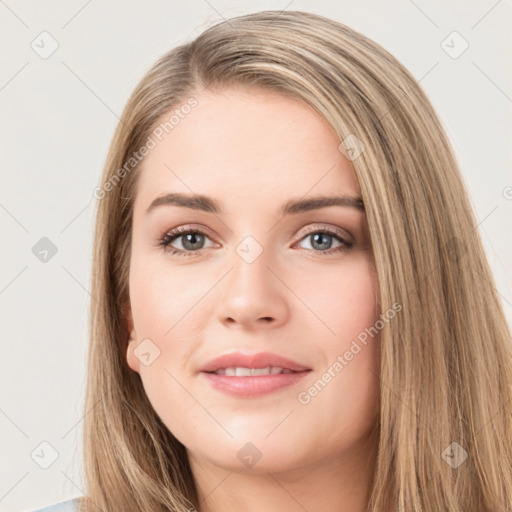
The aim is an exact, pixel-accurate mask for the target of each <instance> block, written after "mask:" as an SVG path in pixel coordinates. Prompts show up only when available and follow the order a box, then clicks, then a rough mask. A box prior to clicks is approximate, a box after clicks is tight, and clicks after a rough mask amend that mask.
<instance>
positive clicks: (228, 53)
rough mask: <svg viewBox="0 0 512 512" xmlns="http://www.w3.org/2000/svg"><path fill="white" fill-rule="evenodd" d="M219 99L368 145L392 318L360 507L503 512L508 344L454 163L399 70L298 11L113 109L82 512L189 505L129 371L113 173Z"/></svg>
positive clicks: (508, 459) (218, 33)
mask: <svg viewBox="0 0 512 512" xmlns="http://www.w3.org/2000/svg"><path fill="white" fill-rule="evenodd" d="M229 86H255V87H261V88H267V89H271V90H273V91H277V92H279V93H281V94H284V95H289V96H292V97H294V98H299V99H301V100H302V101H304V102H306V103H307V104H309V105H310V106H312V107H313V108H314V109H316V111H317V112H318V113H319V114H320V115H321V116H323V117H324V118H325V119H326V120H327V121H328V122H329V123H330V124H331V125H332V127H333V128H334V130H336V133H337V134H338V135H339V138H340V141H343V140H346V138H347V137H348V136H351V137H352V139H350V140H357V141H358V144H360V146H359V147H363V148H364V151H363V152H362V153H361V154H360V155H359V156H358V157H357V158H354V159H353V162H352V163H353V166H354V169H355V172H356V174H357V177H358V179H359V183H360V188H361V192H362V198H363V201H364V205H365V211H366V217H367V221H368V226H369V230H370V236H371V243H372V246H373V251H374V259H375V266H376V272H377V276H378V290H379V297H378V299H379V305H380V308H381V310H382V311H387V310H388V309H389V308H390V307H392V305H393V304H394V303H396V302H398V303H400V304H401V305H402V307H403V310H402V311H401V313H400V315H397V317H396V318H395V319H394V320H393V321H392V322H389V323H388V324H387V325H386V326H385V327H384V328H383V330H382V332H381V354H382V362H381V374H380V380H381V408H380V414H379V423H378V425H377V428H378V441H379V445H378V462H377V465H376V467H375V473H374V479H373V486H372V489H371V501H370V504H369V508H368V510H371V511H375V512H377V511H378V512H387V511H388V510H389V511H391V510H392V511H397V510H401V511H404V512H406V511H415V512H427V511H428V512H441V511H450V512H468V511H478V512H485V511H488V512H491V511H492V512H500V511H503V512H504V511H505V510H508V511H510V509H511V507H512V498H511V496H512V342H511V335H510V330H509V326H508V324H507V321H506V319H505V316H504V313H503V310H502V306H501V304H500V301H499V298H498V295H497V292H496V290H495V287H494V284H493V282H494V281H493V276H492V274H491V271H490V268H489V266H488V263H487V260H486V257H485V253H484V250H483V247H482V244H481V240H480V238H479V234H478V231H477V228H476V222H475V218H474V214H473V212H472V209H471V206H470V203H469V200H468V195H467V192H466V189H465V186H464V183H463V181H462V178H461V176H460V172H459V169H458V163H457V162H456V158H455V156H454V154H453V151H452V149H451V147H450V144H449V142H448V140H447V137H446V135H445V133H444V131H443V128H442V126H441V124H440V122H439V120H438V117H437V115H436V113H435V111H434V109H433V107H432V106H431V104H430V102H429V100H428V99H427V97H426V96H425V94H424V92H423V91H422V89H421V87H420V86H419V84H418V83H417V82H416V80H415V79H414V77H413V76H412V75H411V74H410V73H409V72H408V71H407V70H406V69H405V68H404V67H403V66H402V64H401V63H400V62H398V61H397V60H396V59H395V58H394V57H393V56H392V55H390V54H389V53H388V52H387V51H386V50H384V49H383V48H382V47H381V46H379V45H378V44H376V43H375V42H373V41H372V40H370V39H368V38H367V37H365V36H363V35H362V34H359V33H358V32H356V31H354V30H352V29H351V28H349V27H347V26H345V25H343V24H340V23H337V22H335V21H332V20H330V19H327V18H324V17H322V16H319V15H315V14H310V13H306V12H298V11H291V12H290V11H284V12H278V11H264V12H258V13H253V14H249V15H245V16H240V17H237V18H232V19H230V20H227V21H225V22H222V23H220V24H217V25H215V26H213V27H211V28H209V29H208V30H206V31H205V32H203V33H202V34H201V35H200V36H199V37H197V38H196V39H195V40H194V41H192V42H191V43H189V44H184V45H181V46H179V47H177V48H175V49H173V50H172V51H170V52H168V53H167V54H166V55H164V56H163V57H162V58H161V59H160V60H159V61H158V62H157V63H156V64H155V65H154V66H153V67H152V68H151V69H150V70H149V72H148V73H147V74H146V75H145V76H144V78H143V79H142V80H141V82H140V83H139V85H138V86H137V87H136V89H135V91H134V92H133V94H132V95H131V97H130V98H129V101H128V103H127V105H126V107H125V110H124V112H123V114H122V117H121V122H120V123H119V126H118V127H117V130H116V133H115V135H114V138H113V141H112V144H111V147H110V152H109V155H108V159H107V162H106V165H105V169H104V173H103V177H102V182H101V187H100V188H99V189H98V190H99V192H98V193H97V195H96V196H97V198H98V211H97V220H96V232H95V243H94V258H93V259H94V261H93V280H92V290H91V294H92V297H93V298H94V300H92V301H91V316H90V322H91V323H90V347H89V361H88V383H87V394H86V405H85V411H86V415H85V424H84V457H85V477H86V493H87V498H85V499H84V500H83V509H85V508H87V510H91V511H93V510H94V511H104V512H107V511H108V512H117V511H119V512H120V511H123V512H126V511H131V510H133V511H135V510H136V511H147V512H150V511H151V512H155V511H164V510H165V511H181V512H184V511H186V510H190V509H192V508H193V507H194V508H196V509H198V510H200V503H199V498H198V496H197V491H196V488H195V485H194V480H193V477H192V473H191V470H190V466H189V463H188V459H187V455H186V451H185V447H184V446H183V445H182V444H181V443H180V442H179V441H178V440H177V439H176V438H175V437H174V436H173V435H172V434H171V433H170V432H169V431H168V429H167V428H166V427H165V425H164V424H163V423H162V422H161V420H160V419H159V417H158V416H157V414H156V413H155V412H154V410H153V408H152V406H151V404H150V403H149V401H148V399H147V397H146V394H145V392H144V389H143V386H142V383H141V380H140V377H139V375H138V374H137V373H135V372H133V371H132V370H130V369H129V367H128V365H127V363H126V359H125V357H126V347H127V341H128V329H127V322H126V308H127V304H128V270H129V264H130V244H131V229H132V228H131V226H132V214H133V202H134V197H135V193H136V183H137V180H136V177H137V169H138V168H139V165H138V164H136V163H134V162H132V167H129V166H128V167H127V165H126V164H127V162H129V161H131V159H133V154H134V152H135V151H137V150H138V149H139V148H141V147H142V146H143V145H144V144H146V142H147V140H148V137H149V136H150V135H151V133H152V130H153V129H154V127H155V123H156V121H157V120H158V119H160V118H161V116H162V115H164V114H166V113H168V112H170V111H171V110H172V109H173V108H176V107H177V106H179V105H181V104H183V103H184V102H187V101H188V100H189V99H190V98H194V95H196V94H198V93H199V92H200V91H201V90H203V89H204V88H206V87H208V88H210V89H213V90H216V89H219V90H220V89H222V88H226V87H229ZM354 137H355V138H354ZM122 169H124V172H123V171H122ZM176 413H177V414H179V411H176ZM452 443H457V444H452ZM466 456H467V458H466V459H465V457H466ZM455 459H458V460H459V462H460V461H462V462H461V463H460V464H459V463H457V464H452V463H451V461H453V460H455ZM463 459H465V460H463ZM455 466H457V467H455Z"/></svg>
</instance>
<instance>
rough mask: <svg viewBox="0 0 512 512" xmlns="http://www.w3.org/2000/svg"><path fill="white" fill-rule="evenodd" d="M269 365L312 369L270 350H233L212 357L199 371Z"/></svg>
mask: <svg viewBox="0 0 512 512" xmlns="http://www.w3.org/2000/svg"><path fill="white" fill-rule="evenodd" d="M268 366H273V367H278V368H286V369H288V370H292V371H295V372H302V371H306V370H310V368H308V367H306V366H303V365H301V364H299V363H297V362H296V361H292V360H291V359H287V358H286V357H282V356H278V355H277V354H272V353H270V352H259V353H258V354H242V353H240V352H231V353H229V354H224V355H222V356H219V357H216V358H215V359H212V360H211V361H209V362H208V363H206V364H205V365H204V366H202V367H201V368H200V369H199V371H201V372H214V371H216V370H219V369H223V368H240V367H243V368H267V367H268Z"/></svg>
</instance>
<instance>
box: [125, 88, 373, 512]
mask: <svg viewBox="0 0 512 512" xmlns="http://www.w3.org/2000/svg"><path fill="white" fill-rule="evenodd" d="M194 97H195V98H196V99H197V101H198V106H197V107H196V108H194V109H193V110H192V112H191V113H190V114H188V115H187V116H186V117H185V118H184V119H183V120H181V122H180V123H179V124H178V125H177V126H175V127H174V129H173V130H172V131H170V132H169V134H168V135H167V136H166V137H165V138H164V139H163V140H162V142H160V143H159V144H158V145H157V147H156V148H154V149H153V150H151V152H150V153H149V154H148V155H147V156H146V157H145V159H144V162H143V167H142V170H141V171H140V172H141V174H140V176H139V182H138V184H137V192H136V197H135V203H134V217H133V238H132V247H131V261H130V281H129V288H130V308H129V311H128V315H127V316H128V321H129V327H130V332H131V338H130V342H129V344H128V350H127V354H126V356H127V362H128V365H129V366H130V368H131V369H132V370H133V371H135V372H138V373H139V374H140V377H141V380H142V382H143V385H144V389H145V391H146V393H147V396H148V398H149V400H150V402H151V404H152V406H153V407H154V410H155V412H156V413H157V414H158V415H159V417H160V418H161V419H162V421H163V422H164V424H165V425H166V426H167V428H168V429H169V430H170V431H171V432H172V433H173V434H174V436H175V437H176V438H177V439H178V440H179V441H180V442H181V443H183V445H184V446H185V447H186V449H187V453H188V456H189V461H190V465H191V468H192V472H193V474H194V479H195V482H196V487H197V489H198V493H199V498H200V505H199V507H200V512H214V511H215V512H217V511H227V512H230V511H235V510H237V511H239V510H243V511H244V512H252V511H261V510H265V511H267V512H274V511H275V512H277V511H279V512H283V511H287V512H294V511H304V510H308V511H313V510H322V511H324V512H334V511H337V512H340V511H347V512H348V511H350V512H363V511H364V510H366V506H367V503H368V497H369V488H370V485H371V477H372V472H373V471H374V467H375V460H376V458H375V457H376V450H377V446H376V442H375V439H374V438H370V434H371V431H372V429H373V428H374V425H375V422H376V418H377V414H378V408H379V378H378V375H379V365H380V350H379V337H378V336H376V337H374V338H373V339H372V338H369V341H368V344H367V345H362V344H360V345H361V347H362V350H360V351H359V352H358V353H357V355H355V356H354V357H353V358H352V359H351V360H350V361H348V364H347V365H346V366H345V367H344V368H343V370H342V371H339V372H338V373H334V376H332V370H331V379H330V381H329V382H328V383H327V384H326V385H325V387H324V388H323V389H322V390H321V392H318V393H317V394H316V395H315V396H312V395H309V396H310V400H309V402H308V403H304V401H305V399H304V396H305V394H304V391H307V390H308V389H310V388H311V386H313V385H314V383H315V382H317V381H318V380H319V379H321V378H322V375H323V374H324V373H325V372H326V371H327V369H328V368H329V367H331V368H332V366H333V363H335V362H336V361H337V357H338V356H339V355H343V354H345V353H346V352H347V350H349V349H350V347H351V344H352V342H353V341H354V340H355V339H356V337H357V336H358V335H359V334H360V333H361V332H362V331H364V329H365V328H368V327H370V326H372V325H373V324H374V323H375V321H376V320H377V319H378V317H379V313H380V311H379V308H378V304H377V299H376V279H375V272H374V266H373V259H372V251H371V244H370V237H369V232H368V226H367V221H366V218H365V214H364V211H362V210H360V209H357V208H354V207H349V206H328V207H324V208H321V209H316V210H312V211H306V212H301V213H295V214H289V215H286V216H284V217H283V216H281V215H280V213H279V211H280V209H281V207H282V205H284V204H285V203H286V202H287V201H289V200H292V199H308V198H311V197H317V196H329V197H331V196H341V195H346V196H350V197H353V198H360V197H361V195H360V188H359V184H358V180H357V177H356V175H355V171H354V169H353V164H352V162H350V160H349V159H347V158H346V157H345V156H344V155H343V154H342V153H341V152H340V151H339V149H338V144H339V142H340V141H339V138H338V137H337V135H336V133H335V132H334V131H333V129H332V128H331V127H330V125H329V124H328V123H327V122H326V121H325V120H323V119H322V118H321V117H320V116H319V115H318V114H317V113H316V112H315V111H314V110H313V109H311V108H310V107H309V106H307V105H306V104H305V103H302V102H300V101H297V100H293V99H290V98H286V97H284V96H281V95H279V94H276V93H272V92H268V91H261V90H248V89H240V88H238V89H233V88H230V89H227V90H223V91H221V92H219V91H217V92H212V91H203V92H201V93H198V94H196V95H194ZM164 118H165V119H168V118H169V116H168V115H167V116H164V117H163V119H164ZM170 192H179V193H184V194H192V193H194V194H201V195H205V196H209V197H211V198H214V199H215V200H216V201H217V202H219V203H220V205H221V207H222V210H223V211H222V212H221V213H216V214H214V213H211V212H206V211H201V210H195V209H190V208H184V207H180V206H176V205H165V206H160V207H157V208H154V209H153V210H152V211H151V212H150V213H147V212H146V210H147V209H148V207H149V205H150V204H151V203H152V202H153V200H154V199H155V198H157V197H159V196H162V195H164V194H166V193H170ZM191 225H192V227H193V228H196V230H199V231H203V232H204V233H206V235H205V236H203V237H202V238H197V235H196V239H195V240H194V239H192V241H191V242H189V243H188V244H187V241H188V240H189V239H187V237H186V236H180V235H178V236H177V237H176V238H175V239H174V241H173V242H172V243H171V247H169V248H168V249H175V250H181V251H188V252H187V254H192V255H191V256H180V255H173V254H171V253H170V251H169V250H165V249H164V248H163V247H161V246H158V245H157V244H158V240H159V239H161V238H162V237H163V236H164V235H165V234H166V233H167V232H169V231H170V230H171V229H173V228H175V227H179V226H183V227H190V226H191ZM326 229H333V230H335V232H336V234H335V235H332V234H330V233H329V231H327V232H326ZM308 230H309V231H308ZM318 232H320V233H324V241H323V242H322V237H321V235H320V237H319V243H315V240H314V237H313V235H312V233H318ZM196 233H197V231H196ZM247 236H252V237H253V238H254V240H256V241H257V244H258V245H259V247H261V250H262V252H261V254H260V255H259V256H258V257H257V258H256V259H255V260H254V261H252V262H251V263H248V262H247V261H246V260H244V259H243V258H242V257H241V256H240V255H239V253H238V252H237V250H236V249H237V246H239V244H240V243H241V242H242V241H243V240H244V239H245V238H246V237H247ZM325 237H326V238H325ZM338 237H339V238H338ZM348 237H350V241H351V244H352V245H351V247H350V248H348V249H346V250H344V251H339V250H337V249H339V248H340V247H342V246H344V241H345V240H348V239H349V238H348ZM191 244H192V248H191ZM322 244H323V245H322ZM195 247H199V248H200V249H195V252H194V248H195ZM251 247H252V248H251V250H254V247H253V246H251ZM325 253H330V254H325ZM146 338H149V340H151V342H150V343H152V344H154V345H152V346H156V347H158V349H159V351H160V355H159V356H158V357H157V358H156V359H155V360H154V361H153V362H152V363H151V364H149V365H147V366H146V365H144V364H142V363H141V361H140V360H139V358H138V357H137V356H136V354H135V352H134V349H135V348H136V347H137V345H138V344H139V343H141V342H142V340H145V339H146ZM230 351H240V352H244V353H248V354H253V353H256V352H272V353H275V354H278V355H281V356H284V357H287V358H289V359H293V360H295V361H298V362H300V363H303V364H306V365H307V366H308V368H310V369H311V371H310V372H309V373H308V374H307V375H306V376H305V377H304V378H303V379H302V380H301V381H300V382H298V383H296V384H293V385H291V386H287V387H284V388H281V389H279V390H277V391H274V392H271V393H268V394H264V395H262V396H258V397H246V398H243V397H233V396H228V395H227V394H225V393H222V392H220V391H218V390H217V389H214V388H212V387H211V386H210V385H209V383H208V382H206V380H205V379H204V375H203V374H201V373H200V372H199V368H200V367H201V366H202V365H203V364H205V363H206V362H208V361H210V360H211V359H213V358H215V357H217V356H219V355H221V354H224V353H226V352H230ZM301 392H302V393H303V394H302V395H301V396H302V397H303V402H301V401H299V399H298V396H299V394H300V393H301ZM247 442H251V443H252V444H253V445H254V446H255V447H257V450H258V452H259V454H260V455H261V458H260V459H259V460H258V462H257V463H256V464H254V465H253V466H251V467H249V466H247V465H245V464H243V463H242V462H241V460H240V459H239V458H238V457H237V454H238V452H239V450H241V449H242V448H243V447H244V446H245V445H246V443H247Z"/></svg>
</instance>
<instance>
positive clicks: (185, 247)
mask: <svg viewBox="0 0 512 512" xmlns="http://www.w3.org/2000/svg"><path fill="white" fill-rule="evenodd" d="M206 238H208V236H207V235H206V233H205V232H204V231H201V230H200V229H192V228H187V227H183V226H180V227H178V228H175V229H172V230H171V231H169V232H167V233H166V234H165V235H164V236H163V237H162V238H161V239H160V240H159V241H158V245H159V246H161V247H163V248H164V249H165V250H166V251H168V252H170V253H171V254H175V255H178V256H195V255H196V254H197V253H198V252H199V251H200V250H201V249H204V248H205V247H203V244H204V241H205V239H206ZM180 239H181V246H182V249H180V248H176V247H173V246H172V245H171V244H172V243H173V242H174V241H175V240H177V241H179V240H180Z"/></svg>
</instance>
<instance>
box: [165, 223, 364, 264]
mask: <svg viewBox="0 0 512 512" xmlns="http://www.w3.org/2000/svg"><path fill="white" fill-rule="evenodd" d="M206 239H208V240H209V237H208V235H207V234H206V233H205V232H204V231H202V230H201V229H197V228H191V227H186V226H185V227H184V226H180V227H178V228H175V229H172V230H171V231H168V232H167V233H165V235H164V236H163V237H162V238H161V239H160V240H159V241H158V244H157V245H158V246H160V247H163V248H164V250H165V251H167V252H169V253H170V254H173V255H177V256H187V257H189V256H196V255H198V254H199V253H200V251H201V250H202V249H205V248H207V247H205V246H204V243H205V240H206ZM333 239H334V240H335V243H336V241H337V243H338V245H337V246H335V247H333ZM180 240H181V242H180V244H181V248H179V247H178V248H177V247H174V246H173V245H172V244H173V243H175V241H180ZM303 240H305V241H309V243H310V247H311V249H310V250H312V251H313V252H316V253H319V254H321V255H322V256H323V255H329V254H333V253H342V252H344V251H347V250H349V249H350V248H351V247H352V246H353V245H354V244H353V243H351V242H349V241H348V240H346V238H344V235H343V234H342V233H341V232H339V231H338V230H336V229H334V228H329V227H318V226H313V227H312V228H311V227H310V228H309V231H307V232H306V235H305V236H303V237H302V238H301V239H300V241H299V243H300V242H302V241H303ZM210 247H211V246H210ZM306 249H309V248H306Z"/></svg>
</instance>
